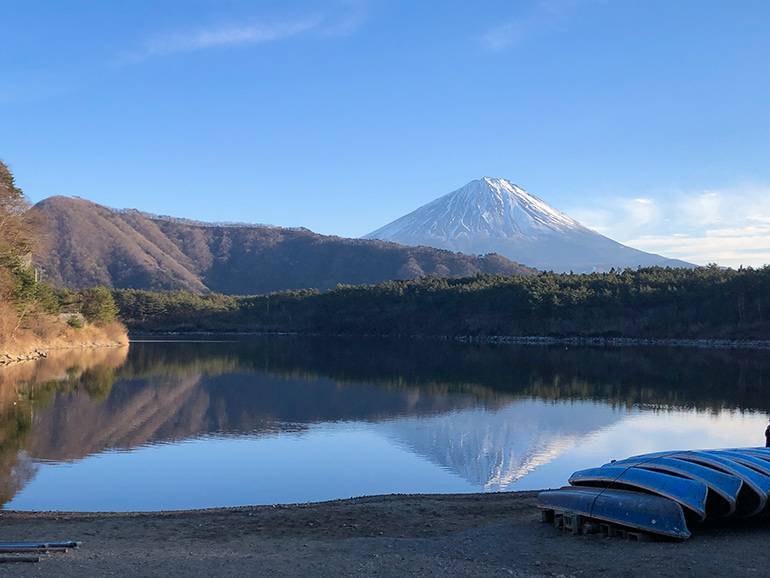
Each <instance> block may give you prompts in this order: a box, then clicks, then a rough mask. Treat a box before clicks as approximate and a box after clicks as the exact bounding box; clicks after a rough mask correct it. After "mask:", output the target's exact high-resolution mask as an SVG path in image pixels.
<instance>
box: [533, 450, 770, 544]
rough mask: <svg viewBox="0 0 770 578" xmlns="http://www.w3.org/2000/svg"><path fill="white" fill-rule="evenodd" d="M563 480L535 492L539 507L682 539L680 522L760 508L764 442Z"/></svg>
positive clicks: (767, 488)
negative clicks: (760, 445) (566, 482)
mask: <svg viewBox="0 0 770 578" xmlns="http://www.w3.org/2000/svg"><path fill="white" fill-rule="evenodd" d="M569 483H570V486H567V487H564V488H561V489H559V490H550V491H547V492H541V493H540V495H539V496H538V505H539V507H540V508H542V509H545V510H556V511H565V512H573V513H575V514H579V515H582V516H585V517H588V518H592V519H596V520H601V521H604V522H608V523H612V524H618V525H620V526H624V527H627V528H633V529H635V530H641V531H644V532H650V533H652V534H657V535H661V536H667V537H670V538H676V539H680V540H684V539H687V538H689V537H690V529H689V527H688V523H689V524H692V523H698V522H703V521H706V520H713V519H717V518H730V517H735V518H749V517H752V516H757V515H759V514H761V513H763V512H764V511H765V509H766V507H767V506H768V497H769V496H770V448H741V449H723V450H697V451H671V452H658V453H654V454H644V455H640V456H633V457H630V458H627V459H625V460H617V461H612V462H610V463H608V464H605V465H603V466H602V467H600V468H591V469H588V470H581V471H579V472H575V473H574V474H572V476H571V477H570V479H569Z"/></svg>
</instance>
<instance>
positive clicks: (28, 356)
mask: <svg viewBox="0 0 770 578" xmlns="http://www.w3.org/2000/svg"><path fill="white" fill-rule="evenodd" d="M128 344H129V342H128V341H126V342H121V341H109V342H96V341H95V342H83V343H75V344H72V345H58V346H50V347H46V346H38V347H34V348H32V349H31V350H27V351H26V352H24V353H5V352H2V351H0V367H3V366H6V365H12V364H15V363H23V362H25V361H36V360H38V359H44V358H46V357H48V355H49V354H50V353H54V352H59V351H71V350H83V349H103V348H116V347H128Z"/></svg>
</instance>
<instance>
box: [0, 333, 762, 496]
mask: <svg viewBox="0 0 770 578" xmlns="http://www.w3.org/2000/svg"><path fill="white" fill-rule="evenodd" d="M768 375H770V360H769V359H767V355H766V353H764V352H755V351H712V350H689V349H663V348H647V349H641V348H633V349H632V348H620V349H598V348H597V349H592V348H570V349H565V348H563V347H554V348H541V347H511V346H480V345H468V344H455V343H449V342H434V341H401V342H397V341H386V340H374V339H328V338H325V339H321V338H297V337H265V338H248V339H246V338H244V339H238V340H233V341H222V342H212V341H194V342H190V341H182V340H180V341H165V342H152V341H148V342H141V341H140V342H134V343H132V345H131V346H130V348H128V349H126V348H123V349H104V350H92V351H78V352H66V353H65V352H62V353H59V354H57V355H54V356H52V357H50V358H48V359H45V360H40V361H38V362H35V363H28V364H22V365H16V366H12V367H8V368H3V369H0V443H1V445H0V499H1V500H2V502H3V503H4V504H5V507H6V508H19V509H73V510H96V509H99V510H127V509H169V508H187V507H205V506H224V505H237V504H243V503H271V502H281V501H308V500H320V499H329V498H338V497H348V496H351V495H362V494H368V493H382V492H441V491H450V492H456V491H457V492H466V491H499V490H511V489H521V488H532V487H545V486H558V485H561V484H563V483H564V481H565V479H566V477H567V476H568V474H569V473H570V472H571V471H572V470H574V469H576V468H577V467H583V466H589V465H595V464H597V463H601V462H602V461H603V460H607V459H611V458H615V457H623V456H625V455H629V454H632V453H639V452H641V451H652V450H657V449H671V448H673V447H688V446H691V445H692V444H695V445H696V446H707V445H752V444H754V445H756V444H758V443H759V442H760V438H761V437H762V436H761V434H762V432H763V430H764V422H765V418H764V416H763V414H762V412H766V411H767V410H768V407H767V406H768V405H769V404H770V402H769V401H768V396H767V395H766V394H767V390H768V384H767V383H766V377H765V376H768Z"/></svg>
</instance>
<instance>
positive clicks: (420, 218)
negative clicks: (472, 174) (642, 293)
mask: <svg viewBox="0 0 770 578" xmlns="http://www.w3.org/2000/svg"><path fill="white" fill-rule="evenodd" d="M365 238H368V239H382V240H385V241H393V242H396V243H401V244H405V245H428V246H431V247H437V248H440V249H449V250H453V251H459V252H463V253H470V254H484V253H499V254H501V255H503V256H505V257H508V258H510V259H513V260H515V261H518V262H521V263H524V264H526V265H530V266H533V267H537V268H540V269H547V270H555V271H570V270H572V271H576V272H591V271H604V270H608V269H610V268H612V267H615V268H623V267H641V266H651V265H662V266H677V267H682V266H690V264H688V263H684V262H682V261H675V260H671V259H666V258H665V257H661V256H660V255H654V254H651V253H645V252H643V251H639V250H637V249H633V248H631V247H627V246H625V245H621V244H620V243H618V242H616V241H613V240H612V239H609V238H607V237H604V236H603V235H600V234H599V233H597V232H595V231H592V230H590V229H588V228H587V227H585V226H583V225H581V224H580V223H579V222H578V221H576V220H575V219H573V218H572V217H570V216H569V215H566V214H565V213H562V212H561V211H559V210H557V209H555V208H553V207H551V206H550V205H549V204H548V203H546V202H545V201H544V200H542V199H540V198H538V197H536V196H535V195H533V194H531V193H529V192H527V191H526V190H525V189H524V188H522V187H520V186H518V185H516V184H514V183H512V182H511V181H508V180H506V179H501V178H492V177H484V178H482V179H478V180H475V181H471V182H470V183H468V184H467V185H465V186H464V187H461V188H459V189H457V190H456V191H453V192H451V193H449V194H447V195H444V196H442V197H439V198H438V199H436V200H434V201H432V202H430V203H428V204H427V205H424V206H422V207H420V208H418V209H416V210H415V211H412V212H411V213H409V214H407V215H404V216H403V217H401V218H399V219H396V220H395V221H393V222H392V223H390V224H388V225H385V226H384V227H382V228H380V229H377V230H376V231H374V232H372V233H369V234H368V235H366V237H365Z"/></svg>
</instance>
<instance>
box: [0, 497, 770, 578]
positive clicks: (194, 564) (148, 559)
mask: <svg viewBox="0 0 770 578" xmlns="http://www.w3.org/2000/svg"><path fill="white" fill-rule="evenodd" d="M536 496H537V492H505V493H486V494H444V495H426V494H422V495H384V496H370V497H362V498H351V499H346V500H334V501H329V502H317V503H309V504H292V505H276V506H243V507H235V508H215V509H206V510H187V511H184V510H182V511H169V512H156V513H151V512H126V513H118V512H116V513H98V512H90V513H88V512H86V513H75V512H69V513H68V512H18V511H13V512H12V511H0V522H1V523H0V540H8V541H11V540H13V541H17V540H40V539H46V540H74V541H81V542H82V546H81V547H80V548H78V549H75V550H71V551H70V552H68V553H66V554H56V555H51V556H46V557H43V558H42V559H41V561H40V563H39V564H36V565H29V566H24V567H20V566H18V565H2V566H3V567H0V575H3V573H4V572H9V573H13V574H14V575H19V572H20V571H25V572H28V574H24V575H50V574H52V573H53V574H55V575H57V576H64V577H67V576H73V577H74V576H77V577H80V576H92V575H136V574H140V575H186V576H198V575H209V576H210V575H218V576H240V575H255V576H298V575H313V576H330V577H331V576H333V577H338V576H362V575H368V576H369V575H371V576H394V577H395V576H399V577H400V576H436V577H439V576H442V577H443V576H471V577H473V576H501V575H502V576H518V577H525V576H558V575H564V576H578V575H593V574H603V575H608V576H651V575H658V576H681V575H682V573H687V574H695V575H718V574H719V573H720V572H719V570H720V568H721V569H722V570H723V569H724V568H731V573H733V574H735V575H736V576H744V575H745V576H751V575H754V576H756V575H761V574H762V573H763V572H764V567H765V566H766V565H765V564H764V558H763V557H760V558H757V552H762V551H764V549H765V546H766V544H767V541H768V539H769V538H770V527H768V526H767V525H766V524H735V525H734V526H722V527H716V526H715V527H705V526H704V527H701V528H698V530H697V531H696V532H694V533H693V537H692V538H691V539H690V540H687V541H685V542H670V541H653V542H633V541H626V540H622V539H620V538H603V537H600V536H599V535H597V534H594V535H587V536H572V535H570V534H567V533H564V532H562V531H558V530H556V529H554V528H553V527H552V525H550V524H543V523H541V522H540V514H539V510H538V508H537V507H536ZM11 566H14V567H11Z"/></svg>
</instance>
